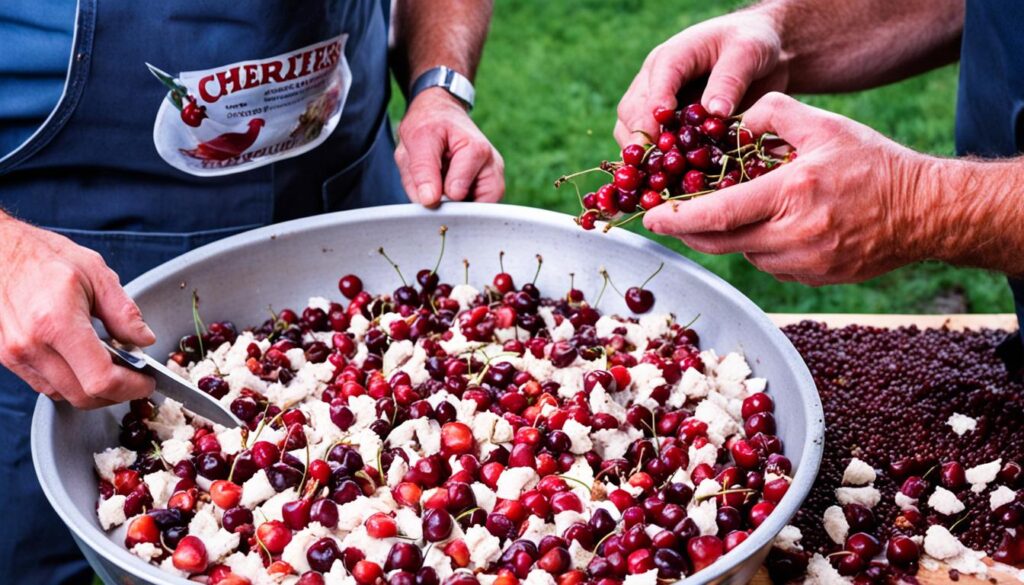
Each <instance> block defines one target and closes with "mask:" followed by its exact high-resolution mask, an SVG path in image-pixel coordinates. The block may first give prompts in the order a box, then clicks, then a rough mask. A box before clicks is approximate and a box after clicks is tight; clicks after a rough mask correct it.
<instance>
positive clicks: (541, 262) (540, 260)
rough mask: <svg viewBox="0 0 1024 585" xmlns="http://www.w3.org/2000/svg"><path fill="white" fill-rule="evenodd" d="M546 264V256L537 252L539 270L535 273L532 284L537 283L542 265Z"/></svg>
mask: <svg viewBox="0 0 1024 585" xmlns="http://www.w3.org/2000/svg"><path fill="white" fill-rule="evenodd" d="M543 265H544V257H543V256H541V255H540V254H537V271H536V272H534V273H533V280H531V281H530V284H537V277H538V276H540V267H541V266H543Z"/></svg>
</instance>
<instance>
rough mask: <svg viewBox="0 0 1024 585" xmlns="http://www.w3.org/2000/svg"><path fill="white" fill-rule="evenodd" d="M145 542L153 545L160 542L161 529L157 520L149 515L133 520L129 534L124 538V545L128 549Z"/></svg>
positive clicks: (129, 527)
mask: <svg viewBox="0 0 1024 585" xmlns="http://www.w3.org/2000/svg"><path fill="white" fill-rule="evenodd" d="M143 542H149V543H152V544H158V543H159V542H160V528H159V527H157V525H156V520H154V519H153V517H152V516H150V515H148V514H143V515H142V516H139V517H137V518H135V519H134V520H132V521H131V523H130V524H128V532H127V533H126V534H125V537H124V545H125V546H126V547H128V548H132V547H133V546H135V545H137V544H139V543H143Z"/></svg>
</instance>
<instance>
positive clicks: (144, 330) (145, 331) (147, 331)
mask: <svg viewBox="0 0 1024 585" xmlns="http://www.w3.org/2000/svg"><path fill="white" fill-rule="evenodd" d="M141 330H142V334H143V335H145V336H146V338H147V339H152V340H153V341H156V333H153V330H152V329H150V328H149V325H146V324H145V323H143V324H142V329H141Z"/></svg>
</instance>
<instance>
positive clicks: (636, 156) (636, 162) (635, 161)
mask: <svg viewBox="0 0 1024 585" xmlns="http://www.w3.org/2000/svg"><path fill="white" fill-rule="evenodd" d="M646 153H647V151H645V150H644V147H643V146H641V145H639V144H628V145H626V147H625V148H623V149H622V162H624V163H626V164H627V165H630V166H634V167H639V166H640V164H641V163H643V160H644V154H646Z"/></svg>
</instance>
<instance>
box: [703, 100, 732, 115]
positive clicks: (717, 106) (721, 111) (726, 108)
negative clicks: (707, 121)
mask: <svg viewBox="0 0 1024 585" xmlns="http://www.w3.org/2000/svg"><path fill="white" fill-rule="evenodd" d="M708 110H710V111H711V113H712V114H714V115H716V116H722V117H725V116H728V115H729V113H730V112H732V104H730V103H729V101H728V100H726V99H723V98H714V99H713V100H711V103H709V104H708Z"/></svg>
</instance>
